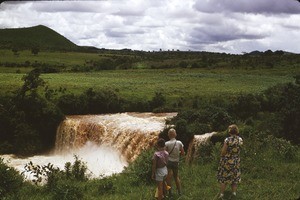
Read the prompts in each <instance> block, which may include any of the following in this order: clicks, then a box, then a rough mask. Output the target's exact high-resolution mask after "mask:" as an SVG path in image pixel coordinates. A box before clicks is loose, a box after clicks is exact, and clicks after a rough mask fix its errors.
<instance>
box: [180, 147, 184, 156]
mask: <svg viewBox="0 0 300 200" xmlns="http://www.w3.org/2000/svg"><path fill="white" fill-rule="evenodd" d="M180 155H181V156H184V148H183V146H181V148H180Z"/></svg>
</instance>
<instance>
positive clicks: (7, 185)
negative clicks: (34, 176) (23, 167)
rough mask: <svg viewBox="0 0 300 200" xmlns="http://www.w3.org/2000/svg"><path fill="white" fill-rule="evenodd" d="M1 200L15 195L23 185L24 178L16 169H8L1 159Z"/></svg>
mask: <svg viewBox="0 0 300 200" xmlns="http://www.w3.org/2000/svg"><path fill="white" fill-rule="evenodd" d="M0 180H1V181H0V199H2V198H4V197H5V196H8V195H15V194H16V193H17V192H18V191H19V190H20V189H21V187H22V185H23V180H24V179H23V176H21V175H20V174H19V173H18V172H17V171H16V170H15V169H14V168H12V167H8V166H7V165H6V164H5V163H4V162H3V159H2V158H0Z"/></svg>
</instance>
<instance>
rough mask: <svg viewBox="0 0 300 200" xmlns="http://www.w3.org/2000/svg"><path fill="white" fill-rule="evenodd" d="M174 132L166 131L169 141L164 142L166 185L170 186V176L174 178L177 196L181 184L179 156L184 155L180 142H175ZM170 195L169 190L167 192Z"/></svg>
mask: <svg viewBox="0 0 300 200" xmlns="http://www.w3.org/2000/svg"><path fill="white" fill-rule="evenodd" d="M176 135H177V134H176V130H175V129H173V128H171V129H170V130H169V131H168V136H169V139H170V140H169V141H167V142H166V150H167V151H168V152H169V160H168V163H167V168H168V175H167V179H166V180H167V184H168V185H169V186H171V179H172V175H173V177H174V180H175V183H176V188H177V191H178V194H179V195H181V183H180V179H179V176H178V165H179V158H180V155H181V156H183V155H184V149H183V144H182V142H181V141H179V140H176ZM169 192H170V195H171V190H169Z"/></svg>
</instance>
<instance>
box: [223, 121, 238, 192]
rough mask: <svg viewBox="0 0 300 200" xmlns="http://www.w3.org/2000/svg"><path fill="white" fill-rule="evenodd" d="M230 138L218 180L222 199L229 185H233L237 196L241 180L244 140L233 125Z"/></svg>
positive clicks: (225, 142)
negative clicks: (241, 154) (241, 149)
mask: <svg viewBox="0 0 300 200" xmlns="http://www.w3.org/2000/svg"><path fill="white" fill-rule="evenodd" d="M228 133H229V137H227V138H226V139H225V141H224V145H223V147H222V151H221V159H220V163H219V168H218V174H217V179H218V182H219V183H220V198H222V197H223V196H224V191H225V189H226V186H227V184H230V185H231V189H232V194H233V195H234V196H235V195H236V190H237V183H238V182H240V180H241V171H240V147H241V146H242V145H243V140H242V138H241V137H239V136H238V134H239V130H238V127H237V126H236V125H235V124H233V125H230V126H229V127H228Z"/></svg>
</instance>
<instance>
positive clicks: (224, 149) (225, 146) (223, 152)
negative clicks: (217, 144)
mask: <svg viewBox="0 0 300 200" xmlns="http://www.w3.org/2000/svg"><path fill="white" fill-rule="evenodd" d="M227 147H228V145H227V143H226V142H224V145H223V147H222V150H221V156H225V155H226V152H227Z"/></svg>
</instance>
